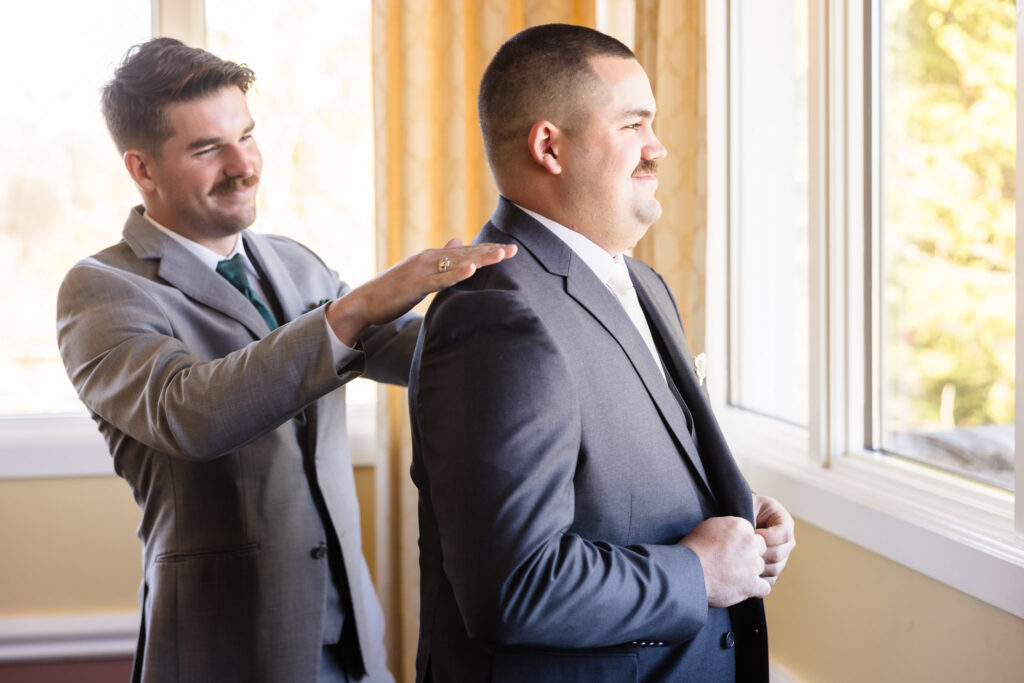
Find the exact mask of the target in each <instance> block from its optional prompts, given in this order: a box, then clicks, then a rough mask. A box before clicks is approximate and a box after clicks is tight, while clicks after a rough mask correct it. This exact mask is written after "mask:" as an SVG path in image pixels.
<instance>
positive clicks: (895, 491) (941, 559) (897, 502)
mask: <svg viewBox="0 0 1024 683" xmlns="http://www.w3.org/2000/svg"><path fill="white" fill-rule="evenodd" d="M719 415H720V416H721V417H722V423H723V427H724V429H725V432H726V435H727V437H728V438H729V442H730V445H731V447H732V450H733V453H734V454H735V456H736V458H737V460H738V461H739V462H740V465H741V467H742V468H743V471H744V473H745V474H746V476H747V479H748V480H749V482H750V485H751V487H752V488H753V489H754V490H756V491H763V492H765V493H766V494H768V495H771V496H772V497H774V498H777V499H779V501H780V502H782V504H783V505H785V506H786V507H787V509H788V510H789V511H790V512H791V513H792V514H793V515H794V516H795V517H799V518H801V519H803V520H805V521H807V522H810V523H811V524H814V525H815V526H818V527H820V528H822V529H824V530H826V531H828V532H830V533H832V534H835V535H836V536H839V537H841V538H844V539H846V540H848V541H850V542H852V543H855V544H857V545H859V546H861V547H864V548H866V549H868V550H870V551H872V552H875V553H878V554H880V555H882V556H883V557H886V558H889V559H891V560H893V561H895V562H899V563H900V564H903V565H905V566H907V567H909V568H911V569H913V570H915V571H917V572H920V573H922V574H924V575H926V576H929V577H931V578H933V579H935V580H937V581H941V582H942V583H945V584H946V585H948V586H951V587H953V588H956V589H957V590H960V591H963V592H965V593H967V594H969V595H971V596H974V597H975V598H978V599H979V600H982V601H984V602H987V603H989V604H991V605H994V606H996V607H998V608H1000V609H1003V610H1005V611H1007V612H1010V613H1011V614H1014V615H1016V616H1017V617H1020V618H1024V590H1021V586H1024V538H1021V537H1020V536H1019V535H1017V534H1016V533H1015V532H1014V529H1013V496H1012V495H1011V494H1009V493H1007V492H1005V491H1002V490H997V489H993V488H989V487H986V486H982V485H980V484H973V483H969V482H965V481H963V480H960V479H957V478H955V477H952V476H948V475H945V474H942V473H941V472H935V471H933V470H931V469H930V468H927V467H923V466H919V465H915V464H913V463H904V462H902V461H900V460H895V459H892V458H883V457H879V456H875V455H873V454H848V455H845V456H842V457H839V458H835V459H834V462H832V463H831V464H830V465H829V466H828V467H823V466H822V465H820V464H817V463H815V462H813V461H812V459H811V457H810V455H809V449H808V445H807V444H808V440H807V433H806V432H805V431H803V430H800V429H797V428H793V427H785V426H781V425H779V424H778V423H773V422H772V421H770V420H766V419H763V418H757V417H756V416H751V415H750V414H748V413H745V412H744V411H741V410H737V409H734V408H722V409H720V410H719Z"/></svg>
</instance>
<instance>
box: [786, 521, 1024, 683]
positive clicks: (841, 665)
mask: <svg viewBox="0 0 1024 683" xmlns="http://www.w3.org/2000/svg"><path fill="white" fill-rule="evenodd" d="M797 542H798V545H797V548H796V550H795V551H794V554H793V557H792V560H791V561H790V564H789V566H788V567H787V568H786V573H785V574H784V575H783V578H782V579H781V580H780V581H779V583H778V585H776V587H775V590H774V591H773V592H772V594H771V595H770V596H769V597H768V600H767V602H766V606H767V610H768V637H769V642H770V646H771V654H772V657H773V659H774V660H775V661H777V662H778V663H779V664H781V665H782V666H783V667H785V669H787V670H788V672H789V673H790V674H792V675H793V677H794V678H795V679H796V680H800V681H827V682H828V683H843V682H845V681H851V682H852V681H857V682H861V681H872V682H873V683H882V682H885V681H893V682H896V681H899V682H900V683H904V682H906V681H929V682H933V681H934V682H941V681H957V682H962V681H968V682H975V681H976V682H978V683H982V682H984V683H995V682H997V681H1021V680H1024V620H1022V619H1018V618H1017V617H1015V616H1013V615H1011V614H1009V613H1008V612H1004V611H1002V610H1000V609H997V608H995V607H992V606H990V605H988V604H986V603H983V602H980V601H978V600H975V599H974V598H972V597H970V596H969V595H967V594H965V593H961V592H960V591H957V590H955V589H953V588H949V587H948V586H946V585H944V584H941V583H939V582H937V581H934V580H932V579H929V578H928V577H926V576H923V575H921V574H918V573H917V572H914V571H912V570H910V569H907V568H906V567H904V566H902V565H900V564H897V563H895V562H892V561H890V560H887V559H885V558H884V557H882V556H880V555H876V554H874V553H872V552H869V551H867V550H864V549H863V548H861V547H859V546H856V545H854V544H852V543H848V542H847V541H844V540H843V539H841V538H839V537H837V536H833V535H831V534H829V533H827V532H825V531H822V530H821V529H819V528H817V527H815V526H812V525H810V524H807V523H805V522H802V521H800V520H798V521H797ZM1022 589H1024V587H1022Z"/></svg>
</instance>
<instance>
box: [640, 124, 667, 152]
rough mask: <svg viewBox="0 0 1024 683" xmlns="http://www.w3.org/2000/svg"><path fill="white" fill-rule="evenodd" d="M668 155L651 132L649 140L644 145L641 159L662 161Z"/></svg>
mask: <svg viewBox="0 0 1024 683" xmlns="http://www.w3.org/2000/svg"><path fill="white" fill-rule="evenodd" d="M667 155H668V150H667V149H665V146H664V145H662V144H661V141H660V140H658V136H657V135H655V134H654V131H653V130H652V131H651V139H650V142H648V143H647V144H646V145H644V150H643V158H644V159H662V158H664V157H665V156H667Z"/></svg>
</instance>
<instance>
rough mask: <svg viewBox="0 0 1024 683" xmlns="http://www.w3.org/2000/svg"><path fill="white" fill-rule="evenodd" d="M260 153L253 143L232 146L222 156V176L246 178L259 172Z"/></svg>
mask: <svg viewBox="0 0 1024 683" xmlns="http://www.w3.org/2000/svg"><path fill="white" fill-rule="evenodd" d="M259 163H260V152H259V149H258V148H257V147H256V143H255V142H253V143H251V144H249V145H245V146H241V145H232V146H231V147H230V148H229V149H228V150H226V151H225V154H224V175H226V176H227V177H228V178H248V177H249V176H251V175H253V174H254V173H257V172H258V170H259Z"/></svg>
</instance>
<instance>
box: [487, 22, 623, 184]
mask: <svg viewBox="0 0 1024 683" xmlns="http://www.w3.org/2000/svg"><path fill="white" fill-rule="evenodd" d="M597 56H612V57H622V58H626V59H630V58H632V59H635V58H636V57H635V56H634V55H633V51H632V50H630V49H629V48H628V47H626V46H625V45H623V44H622V43H621V42H619V41H618V40H616V39H615V38H612V37H611V36H608V35H605V34H603V33H601V32H599V31H595V30H593V29H589V28H585V27H583V26H573V25H570V24H544V25H541V26H532V27H530V28H527V29H524V30H522V31H520V32H519V33H517V34H515V35H514V36H512V37H511V38H509V39H508V40H506V41H505V43H504V44H503V45H502V46H501V47H500V48H498V51H497V53H495V55H494V58H493V59H491V63H490V64H488V65H487V69H486V71H484V75H483V79H482V80H481V81H480V94H479V96H478V97H477V113H478V114H479V116H480V130H481V132H482V133H483V137H484V148H485V150H486V152H487V159H488V161H490V162H491V168H492V169H493V168H494V162H495V160H496V154H498V148H499V147H501V146H502V144H503V143H505V142H508V141H510V140H515V139H520V140H525V139H526V136H527V134H528V133H529V130H530V127H531V126H533V124H534V123H536V122H537V121H541V120H548V121H551V122H552V123H554V124H556V125H559V126H562V127H564V128H566V129H567V130H570V132H571V129H572V128H573V127H574V126H576V125H577V124H579V123H580V117H581V116H582V115H583V114H585V113H586V112H585V111H583V109H582V105H583V104H584V103H583V101H582V99H581V98H580V97H579V95H580V94H581V93H582V92H583V88H584V87H585V86H587V85H590V84H592V83H593V82H594V79H596V78H597V74H596V72H595V71H594V69H593V67H592V66H591V65H590V59H591V58H593V57H597Z"/></svg>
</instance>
